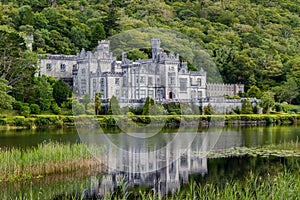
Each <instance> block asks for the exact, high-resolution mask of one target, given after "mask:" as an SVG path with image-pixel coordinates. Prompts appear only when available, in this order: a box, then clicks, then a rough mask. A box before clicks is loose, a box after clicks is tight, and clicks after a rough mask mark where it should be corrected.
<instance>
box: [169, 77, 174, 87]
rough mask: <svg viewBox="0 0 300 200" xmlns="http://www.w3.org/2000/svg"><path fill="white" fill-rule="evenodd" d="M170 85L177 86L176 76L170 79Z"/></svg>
mask: <svg viewBox="0 0 300 200" xmlns="http://www.w3.org/2000/svg"><path fill="white" fill-rule="evenodd" d="M169 85H175V77H174V76H171V77H169Z"/></svg>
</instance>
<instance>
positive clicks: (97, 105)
mask: <svg viewBox="0 0 300 200" xmlns="http://www.w3.org/2000/svg"><path fill="white" fill-rule="evenodd" d="M101 95H102V94H101V93H96V94H95V102H94V104H95V112H96V115H99V114H100V111H101V106H102V102H101Z"/></svg>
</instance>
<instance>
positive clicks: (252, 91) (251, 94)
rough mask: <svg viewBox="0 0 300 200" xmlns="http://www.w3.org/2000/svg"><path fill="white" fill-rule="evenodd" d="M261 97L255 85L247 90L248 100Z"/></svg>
mask: <svg viewBox="0 0 300 200" xmlns="http://www.w3.org/2000/svg"><path fill="white" fill-rule="evenodd" d="M261 95H262V93H261V91H260V89H259V88H258V87H256V86H255V85H253V86H251V87H250V89H249V90H247V97H250V98H258V99H259V98H260V97H261Z"/></svg>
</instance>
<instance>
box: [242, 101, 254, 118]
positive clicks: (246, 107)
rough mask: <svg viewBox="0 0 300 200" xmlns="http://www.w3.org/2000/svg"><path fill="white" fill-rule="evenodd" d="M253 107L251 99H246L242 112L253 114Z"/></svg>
mask: <svg viewBox="0 0 300 200" xmlns="http://www.w3.org/2000/svg"><path fill="white" fill-rule="evenodd" d="M252 113H253V108H252V103H251V101H250V100H249V99H244V101H243V103H242V114H252Z"/></svg>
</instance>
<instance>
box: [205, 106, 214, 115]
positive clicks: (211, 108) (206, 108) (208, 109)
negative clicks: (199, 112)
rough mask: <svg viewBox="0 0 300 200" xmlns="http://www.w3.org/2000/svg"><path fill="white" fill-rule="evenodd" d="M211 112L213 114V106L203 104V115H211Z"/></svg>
mask: <svg viewBox="0 0 300 200" xmlns="http://www.w3.org/2000/svg"><path fill="white" fill-rule="evenodd" d="M212 114H214V109H213V107H212V106H211V105H210V104H208V105H207V106H204V115H212Z"/></svg>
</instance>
